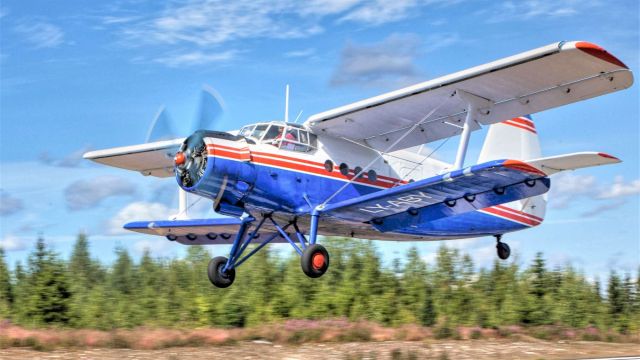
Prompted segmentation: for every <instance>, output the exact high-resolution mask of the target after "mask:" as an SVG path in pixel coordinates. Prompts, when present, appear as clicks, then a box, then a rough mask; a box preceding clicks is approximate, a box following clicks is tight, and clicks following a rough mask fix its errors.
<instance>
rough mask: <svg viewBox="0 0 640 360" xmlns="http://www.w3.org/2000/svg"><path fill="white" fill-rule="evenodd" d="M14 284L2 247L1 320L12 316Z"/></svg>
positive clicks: (0, 270)
mask: <svg viewBox="0 0 640 360" xmlns="http://www.w3.org/2000/svg"><path fill="white" fill-rule="evenodd" d="M12 304H13V286H12V284H11V276H10V274H9V268H8V266H7V262H6V261H5V255H4V249H3V248H2V247H0V320H2V319H8V318H10V317H11V306H12Z"/></svg>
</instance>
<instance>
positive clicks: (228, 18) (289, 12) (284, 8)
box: [123, 0, 340, 46]
mask: <svg viewBox="0 0 640 360" xmlns="http://www.w3.org/2000/svg"><path fill="white" fill-rule="evenodd" d="M319 8H320V7H319V6H318V9H319ZM333 8H334V9H336V11H337V10H339V8H340V7H333ZM302 9H304V11H302ZM313 9H314V8H305V4H304V3H297V2H288V1H266V0H262V1H260V0H255V1H249V0H239V1H222V0H197V1H190V2H188V3H186V4H179V5H174V6H169V7H167V8H166V9H165V10H164V11H162V13H160V14H152V15H151V16H149V17H147V18H146V19H144V20H141V21H137V22H133V23H131V24H128V25H127V27H126V28H125V29H124V30H123V33H124V34H125V36H126V37H127V38H129V39H130V40H133V41H135V42H139V41H143V42H147V43H157V44H195V45H198V46H211V45H219V44H222V43H225V42H229V41H233V40H241V39H252V38H277V39H289V38H302V37H307V36H310V35H314V34H317V33H319V32H322V31H323V29H322V27H321V26H320V25H319V24H318V23H317V22H316V21H315V19H306V18H305V17H303V16H302V15H318V14H319V13H318V11H319V10H317V11H315V10H313ZM313 11H315V12H313ZM322 11H323V12H326V11H327V9H326V8H324V9H322ZM312 12H313V13H312Z"/></svg>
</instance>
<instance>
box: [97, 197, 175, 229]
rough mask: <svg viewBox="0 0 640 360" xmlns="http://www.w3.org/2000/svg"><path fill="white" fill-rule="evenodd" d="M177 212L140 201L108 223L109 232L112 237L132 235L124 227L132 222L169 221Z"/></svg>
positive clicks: (120, 212) (126, 207) (159, 205)
mask: <svg viewBox="0 0 640 360" xmlns="http://www.w3.org/2000/svg"><path fill="white" fill-rule="evenodd" d="M174 212H175V210H171V209H169V208H168V207H167V206H166V205H164V204H160V203H153V202H144V201H138V202H134V203H131V204H129V205H127V206H125V207H124V208H122V209H121V210H120V211H118V213H117V214H116V215H115V216H114V217H112V218H111V219H110V220H109V221H108V223H107V232H108V233H109V234H112V235H116V234H130V232H129V231H126V230H124V229H123V228H122V226H123V225H124V224H126V223H129V222H132V221H143V220H166V219H169V217H170V216H171V215H173V213H174Z"/></svg>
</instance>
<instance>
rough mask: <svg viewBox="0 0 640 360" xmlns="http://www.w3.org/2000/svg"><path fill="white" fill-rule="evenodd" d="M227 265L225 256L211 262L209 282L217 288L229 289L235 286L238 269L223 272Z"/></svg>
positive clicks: (208, 273) (208, 271)
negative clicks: (232, 285) (234, 281)
mask: <svg viewBox="0 0 640 360" xmlns="http://www.w3.org/2000/svg"><path fill="white" fill-rule="evenodd" d="M226 264H227V258H226V257H224V256H218V257H214V258H213V259H211V261H209V267H208V269H207V275H209V281H211V283H212V284H213V285H214V286H216V287H219V288H226V287H229V286H231V284H233V280H235V279H236V269H229V270H227V271H223V269H224V266H225V265H226Z"/></svg>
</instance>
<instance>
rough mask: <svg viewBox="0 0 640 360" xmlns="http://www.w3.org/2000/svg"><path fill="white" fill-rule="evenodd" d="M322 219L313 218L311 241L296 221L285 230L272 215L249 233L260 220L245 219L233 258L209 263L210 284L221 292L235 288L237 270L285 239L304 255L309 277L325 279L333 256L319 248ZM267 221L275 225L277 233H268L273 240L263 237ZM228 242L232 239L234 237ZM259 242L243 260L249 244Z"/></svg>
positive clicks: (233, 247) (305, 267) (303, 264)
mask: <svg viewBox="0 0 640 360" xmlns="http://www.w3.org/2000/svg"><path fill="white" fill-rule="evenodd" d="M318 217H319V216H318V214H317V212H314V213H312V214H311V227H310V234H309V239H308V240H307V238H306V237H305V235H304V234H303V233H302V231H300V229H299V228H298V224H297V223H296V219H294V220H292V221H289V223H287V224H286V225H284V226H280V225H279V224H278V223H277V222H276V220H275V219H273V218H272V217H271V216H270V215H268V214H267V215H264V214H263V215H262V219H261V220H260V221H258V224H257V225H256V226H255V227H254V228H253V229H252V230H251V231H250V232H249V231H248V230H249V228H250V227H251V226H252V224H253V222H254V221H255V220H256V219H255V218H254V217H251V216H248V217H246V218H244V219H243V220H242V223H241V224H240V228H239V229H238V233H237V234H236V237H235V239H234V241H233V244H232V246H231V252H230V253H229V258H228V259H227V258H226V257H222V256H219V257H215V258H213V259H211V261H210V262H209V268H208V271H207V273H208V275H209V280H210V281H211V283H212V284H213V285H215V286H217V287H219V288H226V287H229V286H231V284H233V280H235V277H236V270H235V269H236V268H237V267H238V266H240V265H241V264H242V263H244V262H245V261H246V260H247V259H249V258H250V257H251V256H253V254H255V253H256V252H258V251H259V250H260V249H262V248H263V247H264V246H265V245H267V244H268V243H270V242H271V241H272V240H273V239H275V238H277V237H281V238H283V239H285V240H286V241H287V242H288V243H289V244H290V245H291V246H292V247H293V249H294V250H295V251H296V252H297V253H298V255H300V265H301V266H302V271H303V272H304V273H305V274H306V275H307V276H309V277H311V278H317V277H320V276H322V275H323V274H324V273H325V272H327V269H328V268H329V253H328V252H327V249H325V248H324V246H322V245H318V244H316V237H317V234H318ZM267 220H268V221H269V222H271V225H273V229H275V230H276V232H272V231H273V230H269V231H268V232H272V233H271V234H270V235H269V236H266V237H260V234H259V231H260V229H262V226H263V225H264V224H265V222H266V221H267ZM290 227H293V229H294V230H295V234H296V238H297V240H298V241H297V242H298V244H299V245H297V244H296V241H294V240H293V239H292V238H291V237H290V236H289V233H288V232H287V229H288V228H290ZM223 238H224V237H223ZM227 238H230V235H229V237H227ZM258 238H260V239H261V240H262V242H261V243H260V244H259V245H258V246H256V247H255V248H253V249H252V250H251V251H249V252H248V254H246V255H244V256H243V254H244V251H245V250H246V249H247V247H248V246H249V244H251V242H252V241H253V240H255V239H258Z"/></svg>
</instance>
